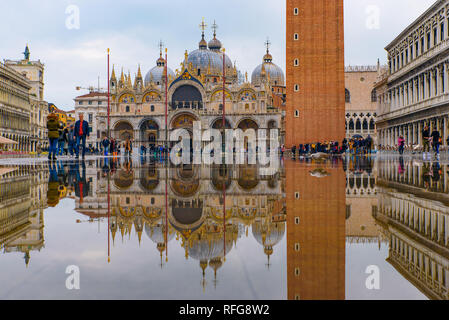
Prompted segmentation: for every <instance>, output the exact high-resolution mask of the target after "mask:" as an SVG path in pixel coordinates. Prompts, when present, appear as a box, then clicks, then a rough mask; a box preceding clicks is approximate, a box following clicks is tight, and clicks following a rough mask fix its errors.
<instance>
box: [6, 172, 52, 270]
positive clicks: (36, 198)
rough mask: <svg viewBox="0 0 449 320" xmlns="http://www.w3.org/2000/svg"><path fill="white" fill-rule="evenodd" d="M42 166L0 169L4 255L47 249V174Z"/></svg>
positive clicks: (26, 255) (27, 257)
mask: <svg viewBox="0 0 449 320" xmlns="http://www.w3.org/2000/svg"><path fill="white" fill-rule="evenodd" d="M42 169H43V166H42V165H29V166H20V167H0V246H1V248H2V249H3V251H4V252H5V253H8V252H22V253H23V254H24V260H25V264H26V265H27V266H28V264H29V261H30V252H31V251H34V250H39V251H40V249H41V248H42V247H43V246H44V215H43V210H44V208H46V206H47V201H46V190H47V181H48V173H47V172H46V171H45V170H42Z"/></svg>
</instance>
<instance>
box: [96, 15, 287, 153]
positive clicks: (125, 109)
mask: <svg viewBox="0 0 449 320" xmlns="http://www.w3.org/2000/svg"><path fill="white" fill-rule="evenodd" d="M201 26H202V37H201V41H200V42H199V45H198V49H196V50H193V51H191V52H190V53H189V52H188V51H187V50H186V52H185V58H184V61H182V63H181V64H180V69H176V70H175V71H173V70H171V69H170V68H168V66H166V61H165V59H164V57H163V52H162V46H161V50H160V57H159V58H158V59H157V60H156V65H155V66H154V68H152V69H151V70H149V71H148V73H147V74H146V75H145V77H143V76H142V72H141V69H140V66H139V68H138V70H137V74H136V76H135V77H134V79H132V78H131V75H130V73H129V72H128V75H126V74H124V73H123V69H122V72H121V75H120V78H119V79H117V77H116V74H115V70H114V68H113V70H112V74H111V78H110V88H111V107H110V123H109V124H110V130H111V133H110V135H111V136H112V137H113V138H115V139H117V140H118V141H124V140H126V139H127V138H130V139H131V140H132V141H133V142H134V148H140V146H141V145H144V146H146V147H149V146H157V145H163V144H164V143H165V137H166V135H165V130H166V122H165V108H166V97H167V100H168V101H167V105H168V110H167V111H168V112H167V128H168V131H170V130H173V129H180V128H184V129H187V130H188V131H189V132H192V128H193V122H195V121H200V122H201V128H202V130H207V129H209V128H215V129H221V128H223V121H222V114H223V108H224V109H225V113H226V121H225V128H226V129H237V128H240V129H242V130H246V129H248V128H252V129H255V130H257V129H278V130H279V133H280V136H281V132H282V131H281V129H282V110H281V106H280V103H279V102H278V101H282V100H281V99H279V98H278V97H279V95H282V93H285V77H284V72H283V71H282V69H281V68H280V67H278V66H277V65H276V64H274V63H273V57H272V55H271V54H270V52H269V44H270V43H269V42H268V41H267V44H266V46H267V49H266V54H265V55H264V56H263V59H262V60H261V64H260V65H259V66H257V67H256V68H255V70H254V72H253V73H252V76H251V79H250V80H249V79H248V74H247V73H246V74H245V76H241V75H242V73H241V72H240V71H239V70H237V67H236V65H235V64H233V63H232V60H231V58H230V57H229V56H228V55H227V54H226V53H225V50H224V48H223V46H222V43H221V42H220V40H218V39H217V35H216V25H215V24H214V28H213V29H214V33H213V39H211V40H210V41H209V42H207V41H206V39H205V34H204V31H205V24H204V22H203V24H202V25H201ZM165 70H167V71H166V72H167V73H166V74H165ZM223 80H224V81H223ZM223 87H224V88H225V89H224V90H223ZM223 96H224V97H223ZM223 102H224V105H223ZM96 120H97V123H98V124H99V128H100V133H101V135H102V136H103V135H105V134H106V132H107V130H106V128H107V114H106V113H99V114H98V115H97V119H96ZM98 138H100V139H101V137H98Z"/></svg>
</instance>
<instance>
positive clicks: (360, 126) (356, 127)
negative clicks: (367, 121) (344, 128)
mask: <svg viewBox="0 0 449 320" xmlns="http://www.w3.org/2000/svg"><path fill="white" fill-rule="evenodd" d="M355 129H356V130H362V122H361V121H360V119H357V122H356V124H355Z"/></svg>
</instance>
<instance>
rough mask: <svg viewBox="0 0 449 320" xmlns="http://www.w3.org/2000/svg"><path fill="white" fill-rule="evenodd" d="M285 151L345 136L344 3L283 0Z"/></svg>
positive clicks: (327, 0) (325, 0)
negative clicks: (285, 28) (285, 85)
mask: <svg viewBox="0 0 449 320" xmlns="http://www.w3.org/2000/svg"><path fill="white" fill-rule="evenodd" d="M286 43H287V50H286V52H287V58H286V59H287V60H286V64H287V106H286V116H285V118H286V147H291V146H293V145H296V146H297V145H298V144H301V143H312V142H318V141H320V142H323V141H329V140H338V141H342V140H343V138H344V136H345V118H344V117H345V98H344V93H345V84H344V83H345V78H344V26H343V0H332V1H329V0H287V41H286Z"/></svg>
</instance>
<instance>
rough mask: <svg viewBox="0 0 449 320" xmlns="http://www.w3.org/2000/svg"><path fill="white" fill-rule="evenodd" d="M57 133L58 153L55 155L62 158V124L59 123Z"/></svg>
mask: <svg viewBox="0 0 449 320" xmlns="http://www.w3.org/2000/svg"><path fill="white" fill-rule="evenodd" d="M58 133H59V137H58V152H56V154H57V155H58V156H62V154H63V152H64V125H63V124H62V123H59V128H58Z"/></svg>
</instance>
